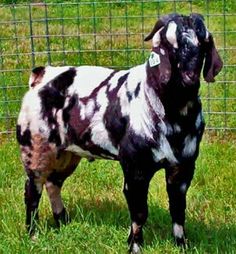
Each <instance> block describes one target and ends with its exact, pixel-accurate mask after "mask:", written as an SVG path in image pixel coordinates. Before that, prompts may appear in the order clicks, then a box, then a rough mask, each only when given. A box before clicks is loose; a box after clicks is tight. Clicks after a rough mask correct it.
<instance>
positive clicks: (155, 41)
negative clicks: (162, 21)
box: [152, 27, 164, 47]
mask: <svg viewBox="0 0 236 254" xmlns="http://www.w3.org/2000/svg"><path fill="white" fill-rule="evenodd" d="M163 28H164V27H162V28H160V29H159V30H158V31H157V32H156V33H155V34H154V36H153V38H152V46H153V47H158V46H159V45H160V42H161V36H160V32H161V31H162V29H163Z"/></svg>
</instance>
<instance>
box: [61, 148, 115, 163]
mask: <svg viewBox="0 0 236 254" xmlns="http://www.w3.org/2000/svg"><path fill="white" fill-rule="evenodd" d="M65 151H68V152H72V153H74V154H76V155H78V156H80V157H82V158H87V159H110V160H117V155H116V154H112V153H110V152H109V151H107V150H105V149H102V148H101V147H98V146H96V145H93V146H91V145H90V146H89V147H83V148H82V147H80V146H78V145H75V144H72V145H69V146H68V147H67V148H66V149H65Z"/></svg>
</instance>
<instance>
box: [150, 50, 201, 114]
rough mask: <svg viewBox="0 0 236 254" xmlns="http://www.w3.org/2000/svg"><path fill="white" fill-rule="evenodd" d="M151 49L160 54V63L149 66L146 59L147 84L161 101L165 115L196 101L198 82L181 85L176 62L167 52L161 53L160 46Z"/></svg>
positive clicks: (179, 110)
mask: <svg viewBox="0 0 236 254" xmlns="http://www.w3.org/2000/svg"><path fill="white" fill-rule="evenodd" d="M153 51H154V52H155V53H157V54H158V55H159V56H160V64H158V65H156V66H152V67H151V66H150V62H149V60H148V61H147V63H146V71H147V85H148V86H150V87H152V88H153V90H154V91H155V93H156V96H157V97H158V98H159V99H160V101H161V102H162V104H163V106H164V109H165V113H166V115H167V116H168V114H171V115H173V113H176V114H178V112H181V110H182V109H183V108H184V107H186V105H188V104H191V105H193V104H194V103H198V91H199V87H200V82H197V83H196V84H193V85H191V86H185V85H183V83H182V80H181V79H182V77H181V75H180V74H179V72H178V69H177V66H176V64H175V63H174V61H171V60H170V61H169V58H167V57H168V55H166V54H168V53H167V52H166V51H165V55H163V54H162V53H163V52H162V49H161V48H154V50H153ZM171 62H172V63H171Z"/></svg>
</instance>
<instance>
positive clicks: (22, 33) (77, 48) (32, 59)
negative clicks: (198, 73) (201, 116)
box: [0, 0, 236, 135]
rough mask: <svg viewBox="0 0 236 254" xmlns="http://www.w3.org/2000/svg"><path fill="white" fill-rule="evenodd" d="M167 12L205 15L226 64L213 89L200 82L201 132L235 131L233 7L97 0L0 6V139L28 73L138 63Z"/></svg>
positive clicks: (9, 123)
mask: <svg viewBox="0 0 236 254" xmlns="http://www.w3.org/2000/svg"><path fill="white" fill-rule="evenodd" d="M170 12H179V13H183V14H189V13H190V12H198V13H201V14H203V15H204V17H205V20H206V23H207V26H208V28H209V30H210V31H211V32H212V33H213V34H214V38H215V42H216V45H217V48H218V49H219V52H220V55H221V56H222V58H223V61H224V68H223V71H222V72H221V74H220V75H219V76H218V77H217V82H215V83H214V84H206V83H204V82H202V83H203V84H202V87H201V97H202V101H203V107H204V112H205V118H206V122H207V128H208V129H213V130H236V87H235V83H236V72H235V66H236V60H235V59H236V58H235V55H236V46H235V41H236V22H235V21H236V19H235V16H236V14H235V13H236V4H235V1H234V0H228V1H226V0H222V1H186V0H185V1H174V0H159V1H154V0H153V1H146V0H143V1H131V0H130V1H128V0H126V1H115V0H114V1H98V0H97V1H82V2H80V1H72V2H63V3H56V2H55V1H54V2H53V1H52V2H47V3H46V2H44V3H27V4H26V3H21V4H11V5H6V4H5V5H4V4H2V5H0V17H1V19H0V135H1V134H4V133H11V132H13V131H14V129H15V122H16V117H17V114H18V112H19V107H20V103H21V100H22V97H23V95H24V93H25V92H26V91H27V88H28V84H27V83H28V78H29V75H30V71H31V69H32V68H33V67H34V66H40V65H48V64H51V65H83V64H86V65H103V66H108V67H112V68H128V67H131V66H133V65H137V64H140V63H143V62H144V61H145V60H146V59H147V57H148V55H149V51H150V43H144V37H145V35H147V34H148V33H149V32H150V30H151V29H152V27H153V25H154V23H155V22H156V19H157V17H159V16H160V15H163V14H166V13H170Z"/></svg>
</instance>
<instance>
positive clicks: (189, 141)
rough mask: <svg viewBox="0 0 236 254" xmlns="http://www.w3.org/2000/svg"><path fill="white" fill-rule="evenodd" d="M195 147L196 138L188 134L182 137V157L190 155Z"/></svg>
mask: <svg viewBox="0 0 236 254" xmlns="http://www.w3.org/2000/svg"><path fill="white" fill-rule="evenodd" d="M196 148H197V138H196V137H191V135H188V136H186V138H185V139H184V149H183V151H182V155H183V156H184V157H190V156H192V155H193V154H194V153H195V151H196Z"/></svg>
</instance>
